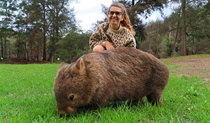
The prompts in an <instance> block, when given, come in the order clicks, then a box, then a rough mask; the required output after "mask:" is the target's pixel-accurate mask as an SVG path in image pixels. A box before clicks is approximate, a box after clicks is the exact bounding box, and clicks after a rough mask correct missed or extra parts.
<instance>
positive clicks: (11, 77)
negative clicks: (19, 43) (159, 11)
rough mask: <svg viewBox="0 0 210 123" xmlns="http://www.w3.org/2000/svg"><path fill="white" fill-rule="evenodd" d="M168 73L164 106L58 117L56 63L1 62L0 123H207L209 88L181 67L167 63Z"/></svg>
mask: <svg viewBox="0 0 210 123" xmlns="http://www.w3.org/2000/svg"><path fill="white" fill-rule="evenodd" d="M166 65H167V66H168V67H169V70H170V73H171V76H170V79H169V84H168V85H167V87H166V89H165V90H164V93H163V107H158V106H151V105H150V104H149V103H148V102H147V100H146V99H145V100H144V102H145V104H144V105H142V104H139V105H129V104H127V103H124V104H122V105H119V106H113V105H108V106H105V107H103V108H100V109H98V110H89V111H84V112H81V113H79V114H77V115H75V116H70V117H62V118H60V117H59V115H58V113H57V107H56V102H55V98H54V93H53V83H54V77H55V74H56V72H57V68H58V66H59V64H27V65H10V64H0V123H32V122H33V123H55V122H59V123H65V122H72V123H94V122H95V123H138V122H140V123H149V122H150V123H169V122H170V123H207V122H209V121H210V89H209V85H208V83H207V82H204V81H203V80H202V79H201V78H198V77H186V76H182V77H177V76H175V75H174V71H173V70H174V69H176V68H178V67H180V66H177V65H174V64H172V63H170V62H167V63H166Z"/></svg>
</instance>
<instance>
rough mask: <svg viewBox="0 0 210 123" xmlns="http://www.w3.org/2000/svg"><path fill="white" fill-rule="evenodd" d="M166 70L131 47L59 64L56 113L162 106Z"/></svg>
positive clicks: (151, 58)
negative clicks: (116, 105)
mask: <svg viewBox="0 0 210 123" xmlns="http://www.w3.org/2000/svg"><path fill="white" fill-rule="evenodd" d="M168 78H169V72H168V69H167V67H166V66H165V65H164V64H163V63H162V62H161V61H160V60H159V59H157V58H156V57H154V56H153V55H151V54H149V53H146V52H143V51H140V50H138V49H134V48H126V47H122V48H116V49H113V50H107V51H104V52H102V53H97V52H92V53H89V54H86V55H83V56H82V57H81V58H79V59H78V60H77V61H76V62H73V63H71V64H61V65H60V68H59V70H58V72H57V76H56V78H55V83H54V93H55V97H56V101H57V106H58V110H59V113H60V114H61V115H64V114H74V113H75V111H76V109H77V108H79V107H85V106H88V105H89V106H102V105H104V104H107V103H108V102H113V101H126V100H127V101H142V98H143V97H144V96H146V97H147V99H148V101H149V102H150V103H152V104H160V105H161V104H162V102H161V95H162V91H163V89H164V87H165V86H166V84H167V83H168Z"/></svg>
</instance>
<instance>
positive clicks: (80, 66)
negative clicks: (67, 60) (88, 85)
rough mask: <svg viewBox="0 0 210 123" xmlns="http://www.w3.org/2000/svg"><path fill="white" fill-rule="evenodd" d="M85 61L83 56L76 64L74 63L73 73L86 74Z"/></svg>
mask: <svg viewBox="0 0 210 123" xmlns="http://www.w3.org/2000/svg"><path fill="white" fill-rule="evenodd" d="M85 68H86V67H85V62H84V60H83V59H82V58H81V59H80V60H79V61H78V62H77V63H76V64H74V65H73V66H72V67H71V73H72V74H80V75H84V74H86V70H85Z"/></svg>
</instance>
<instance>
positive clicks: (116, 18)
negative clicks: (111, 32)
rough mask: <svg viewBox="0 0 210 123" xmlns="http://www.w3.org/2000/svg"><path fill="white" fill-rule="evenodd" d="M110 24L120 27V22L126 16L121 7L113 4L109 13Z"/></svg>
mask: <svg viewBox="0 0 210 123" xmlns="http://www.w3.org/2000/svg"><path fill="white" fill-rule="evenodd" d="M107 17H108V20H109V24H110V26H111V27H112V28H113V29H116V30H117V29H118V28H119V27H120V22H121V21H123V19H124V16H123V12H122V10H121V8H118V7H115V6H111V7H110V9H109V13H108V14H107Z"/></svg>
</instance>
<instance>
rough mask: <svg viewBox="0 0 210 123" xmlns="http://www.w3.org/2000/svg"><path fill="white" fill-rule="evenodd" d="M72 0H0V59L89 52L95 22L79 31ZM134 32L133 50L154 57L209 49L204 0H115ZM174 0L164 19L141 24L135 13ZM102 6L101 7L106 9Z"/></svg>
mask: <svg viewBox="0 0 210 123" xmlns="http://www.w3.org/2000/svg"><path fill="white" fill-rule="evenodd" d="M73 1H74V0H1V1H0V61H1V62H15V63H16V62H20V63H23V62H24V63H25V62H26V63H29V62H30V63H32V62H56V61H65V62H72V61H74V60H75V59H77V58H78V57H80V56H81V55H83V54H85V53H88V52H90V51H91V50H90V48H89V45H88V40H89V37H90V35H91V34H92V32H93V31H94V30H95V29H96V27H97V25H98V24H99V23H102V22H103V21H106V18H104V19H102V20H101V21H98V22H96V23H95V24H94V25H93V27H92V28H91V29H90V30H88V31H86V32H84V31H83V30H81V29H80V27H79V26H78V25H79V24H78V22H77V20H76V19H75V12H74V9H73V8H69V6H70V4H71V3H72V2H73ZM120 2H122V3H124V4H125V6H126V7H127V10H128V14H129V17H130V20H131V23H132V25H133V27H134V29H135V31H136V35H135V38H136V41H137V48H138V49H141V50H144V51H146V52H149V53H152V54H154V55H155V56H157V57H158V58H163V57H164V58H165V57H173V56H180V55H192V54H209V53H210V9H209V8H210V0H120ZM173 3H176V4H178V5H180V6H178V7H177V8H176V9H174V10H173V12H172V14H171V15H170V16H168V17H166V18H164V20H157V21H155V22H150V23H148V24H146V25H145V24H143V22H142V20H141V19H140V16H141V15H143V16H145V17H147V16H149V15H150V14H151V13H152V12H154V11H157V10H158V11H160V12H161V13H163V8H164V7H166V6H167V5H169V4H173ZM106 10H107V7H106V6H104V5H102V10H101V11H103V12H104V13H106Z"/></svg>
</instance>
